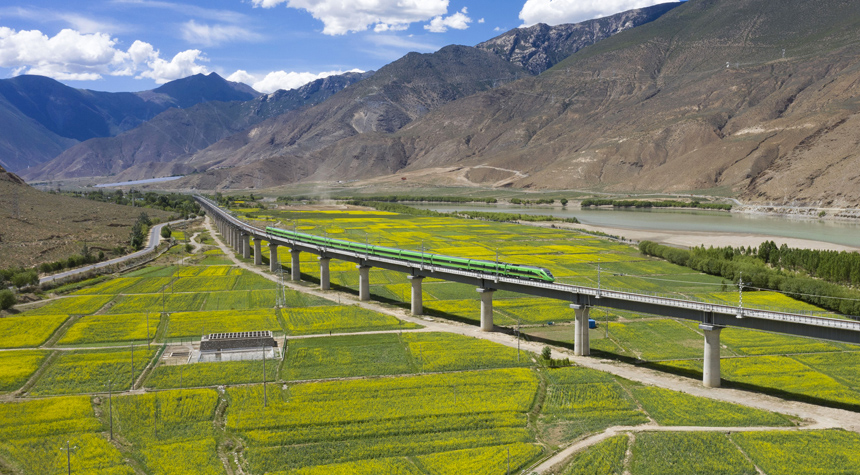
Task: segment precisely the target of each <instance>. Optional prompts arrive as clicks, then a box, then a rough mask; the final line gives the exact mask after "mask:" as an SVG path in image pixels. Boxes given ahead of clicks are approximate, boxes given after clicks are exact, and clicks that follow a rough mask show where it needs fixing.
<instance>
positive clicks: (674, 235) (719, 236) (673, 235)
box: [524, 223, 860, 251]
mask: <svg viewBox="0 0 860 475" xmlns="http://www.w3.org/2000/svg"><path fill="white" fill-rule="evenodd" d="M524 224H526V223H524ZM527 224H533V225H537V226H550V225H552V224H546V223H527ZM555 227H557V228H565V229H581V230H583V231H588V232H599V233H605V234H609V235H612V236H618V237H620V238H624V240H625V241H633V242H634V243H638V242H639V241H654V242H656V243H660V244H665V245H667V246H674V247H683V248H690V247H695V246H701V245H704V246H705V247H710V246H713V247H725V246H731V247H741V246H743V247H758V246H759V245H760V244H761V243H763V242H765V241H773V242H774V243H776V245H777V246H781V245H783V244H785V245H787V246H788V247H792V248H796V249H824V250H829V251H860V247H857V246H846V245H842V244H834V243H831V242H824V241H815V240H810V239H797V238H785V237H777V236H768V235H765V234H736V233H720V232H710V231H709V232H699V231H682V230H651V229H629V228H621V227H612V226H594V225H588V224H570V225H569V224H564V223H562V224H558V223H556V224H555Z"/></svg>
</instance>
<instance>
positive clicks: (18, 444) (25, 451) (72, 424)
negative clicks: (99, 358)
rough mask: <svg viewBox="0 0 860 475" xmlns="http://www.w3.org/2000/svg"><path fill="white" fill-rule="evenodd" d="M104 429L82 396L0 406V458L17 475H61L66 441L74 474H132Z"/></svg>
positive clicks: (88, 399)
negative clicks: (109, 440) (71, 449)
mask: <svg viewBox="0 0 860 475" xmlns="http://www.w3.org/2000/svg"><path fill="white" fill-rule="evenodd" d="M103 429H104V427H103V425H102V423H101V422H100V421H99V420H98V419H96V417H95V415H94V413H93V407H92V405H91V404H90V398H89V397H86V396H80V397H57V398H50V399H39V400H31V401H26V402H12V403H3V404H0V454H2V456H3V458H4V459H5V460H6V461H8V462H9V463H10V464H11V466H12V468H14V469H16V470H18V471H20V473H28V474H29V473H38V474H60V473H65V471H66V453H65V452H64V451H62V450H60V447H65V446H66V441H68V442H69V444H70V445H71V446H77V447H78V449H77V450H75V451H74V452H72V454H71V463H72V464H74V465H73V466H74V467H75V471H76V473H102V474H110V475H119V474H128V475H133V474H134V470H132V469H131V468H130V467H128V466H127V465H125V460H124V457H123V456H122V454H121V453H120V452H119V451H118V450H117V449H116V448H115V447H114V446H113V445H111V444H110V443H109V442H108V441H107V439H106V438H105V437H103V436H102V435H101V434H97V432H101V431H102V430H103Z"/></svg>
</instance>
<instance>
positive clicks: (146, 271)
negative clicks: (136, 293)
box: [125, 266, 186, 277]
mask: <svg viewBox="0 0 860 475" xmlns="http://www.w3.org/2000/svg"><path fill="white" fill-rule="evenodd" d="M179 269H186V267H177V266H148V267H144V268H142V269H138V270H136V271H132V272H129V273H128V274H125V276H126V277H170V276H172V275H173V274H174V272H177V271H178V270H179Z"/></svg>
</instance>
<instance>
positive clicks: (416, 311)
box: [406, 275, 424, 315]
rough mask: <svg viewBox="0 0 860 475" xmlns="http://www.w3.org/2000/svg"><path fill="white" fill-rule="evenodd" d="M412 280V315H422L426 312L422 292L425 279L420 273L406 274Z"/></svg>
mask: <svg viewBox="0 0 860 475" xmlns="http://www.w3.org/2000/svg"><path fill="white" fill-rule="evenodd" d="M406 278H407V279H409V280H410V281H411V282H412V299H411V302H412V315H421V314H422V313H424V299H423V296H422V294H421V282H422V281H423V280H424V277H423V276H420V275H409V276H406Z"/></svg>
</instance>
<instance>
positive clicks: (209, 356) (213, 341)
mask: <svg viewBox="0 0 860 475" xmlns="http://www.w3.org/2000/svg"><path fill="white" fill-rule="evenodd" d="M278 357H280V352H279V351H278V342H276V341H275V338H274V337H273V336H272V332H270V331H252V332H234V333H211V334H209V335H204V336H203V338H202V339H201V340H200V354H199V356H198V358H196V361H197V362H198V363H210V362H213V361H246V360H262V359H263V358H265V359H273V358H278Z"/></svg>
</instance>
